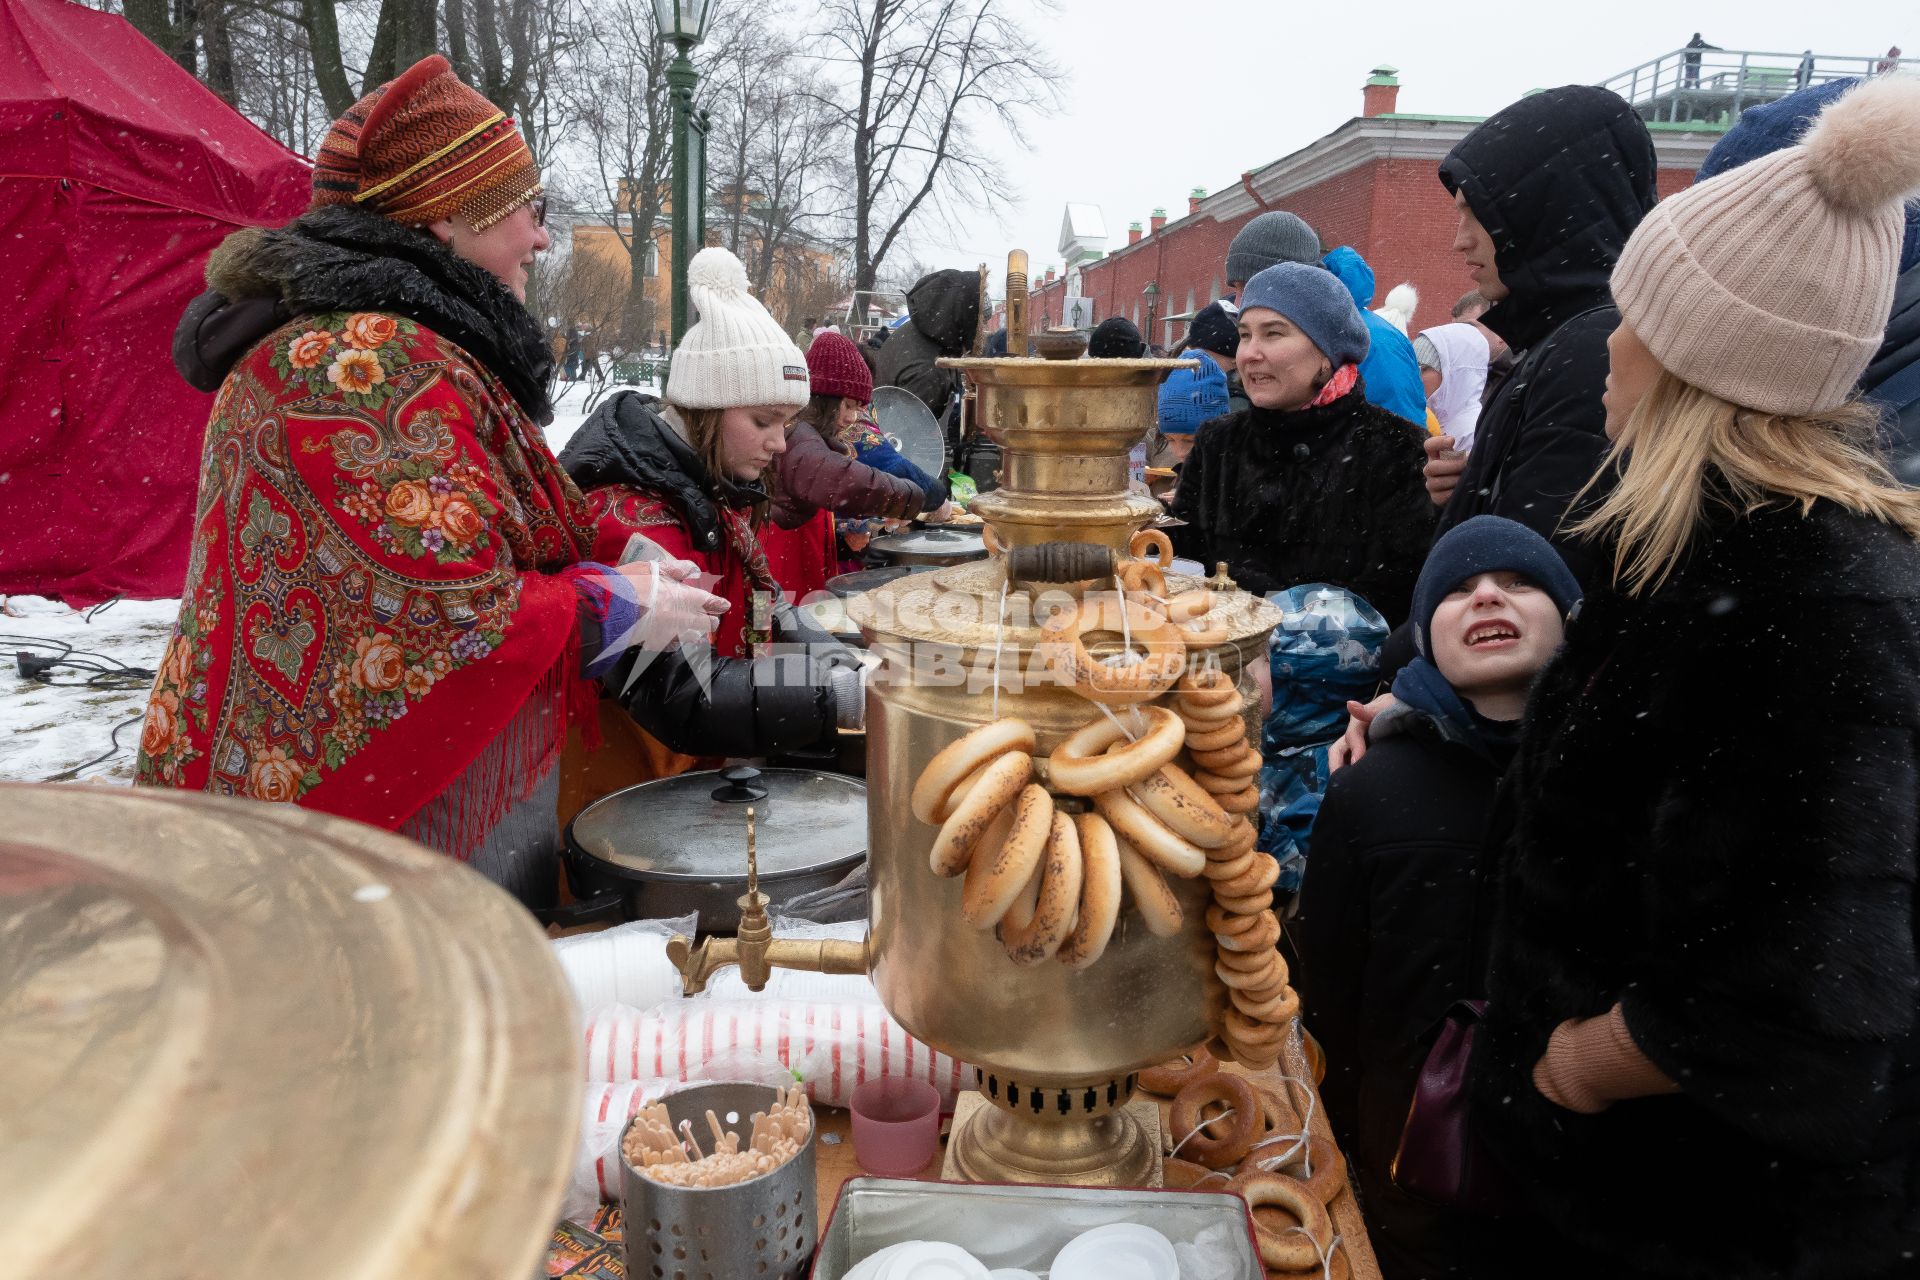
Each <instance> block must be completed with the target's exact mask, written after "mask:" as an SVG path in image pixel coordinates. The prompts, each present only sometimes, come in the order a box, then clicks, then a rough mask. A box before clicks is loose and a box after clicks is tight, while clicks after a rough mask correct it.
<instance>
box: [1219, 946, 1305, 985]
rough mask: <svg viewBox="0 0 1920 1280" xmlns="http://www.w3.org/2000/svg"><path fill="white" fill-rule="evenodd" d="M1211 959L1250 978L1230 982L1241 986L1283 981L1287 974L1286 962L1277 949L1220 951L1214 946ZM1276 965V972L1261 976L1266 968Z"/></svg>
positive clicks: (1273, 967)
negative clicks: (1244, 980) (1243, 980)
mask: <svg viewBox="0 0 1920 1280" xmlns="http://www.w3.org/2000/svg"><path fill="white" fill-rule="evenodd" d="M1213 959H1214V962H1215V963H1216V964H1217V965H1219V966H1221V967H1222V968H1225V969H1230V970H1232V971H1233V972H1234V973H1238V974H1244V975H1246V977H1247V978H1248V979H1250V981H1247V982H1240V983H1234V984H1231V985H1235V986H1242V987H1253V986H1260V985H1262V984H1264V983H1268V982H1280V981H1284V980H1285V979H1286V976H1287V968H1286V965H1287V962H1286V960H1285V959H1284V958H1282V957H1281V955H1280V953H1279V951H1277V950H1275V951H1221V950H1219V949H1218V948H1216V949H1215V950H1214V956H1213ZM1276 966H1277V972H1275V973H1274V974H1273V975H1272V976H1271V977H1263V976H1261V975H1263V974H1265V973H1267V971H1268V970H1270V969H1275V968H1276Z"/></svg>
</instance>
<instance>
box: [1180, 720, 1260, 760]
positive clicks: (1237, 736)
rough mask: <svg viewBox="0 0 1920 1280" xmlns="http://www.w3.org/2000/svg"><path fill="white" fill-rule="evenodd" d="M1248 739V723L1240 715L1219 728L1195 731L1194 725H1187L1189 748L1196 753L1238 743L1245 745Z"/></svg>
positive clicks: (1216, 749) (1220, 748)
mask: <svg viewBox="0 0 1920 1280" xmlns="http://www.w3.org/2000/svg"><path fill="white" fill-rule="evenodd" d="M1246 741H1247V725H1246V722H1245V721H1244V720H1241V719H1240V717H1238V716H1235V717H1234V718H1233V719H1231V720H1229V721H1227V722H1226V723H1225V724H1223V725H1221V726H1220V727H1219V728H1218V729H1208V730H1206V731H1205V732H1201V733H1196V732H1194V730H1193V726H1191V725H1188V726H1187V750H1189V751H1192V752H1194V753H1195V754H1196V755H1197V754H1198V753H1200V752H1202V751H1219V750H1222V749H1223V748H1226V747H1231V746H1234V745H1236V744H1238V745H1245V743H1246Z"/></svg>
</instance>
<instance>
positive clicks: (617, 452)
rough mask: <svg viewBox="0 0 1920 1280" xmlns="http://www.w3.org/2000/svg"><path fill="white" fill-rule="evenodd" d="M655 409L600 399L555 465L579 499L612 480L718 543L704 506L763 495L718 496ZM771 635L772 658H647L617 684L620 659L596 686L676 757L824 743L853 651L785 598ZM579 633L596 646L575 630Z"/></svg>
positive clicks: (694, 537) (625, 668)
mask: <svg viewBox="0 0 1920 1280" xmlns="http://www.w3.org/2000/svg"><path fill="white" fill-rule="evenodd" d="M658 403H659V402H657V401H653V400H650V399H648V398H646V397H643V396H640V395H638V394H636V393H634V392H630V391H629V392H622V393H621V394H619V395H617V396H615V397H613V398H612V399H610V400H608V401H607V402H606V403H604V404H602V405H601V406H600V408H599V409H597V410H596V411H595V412H594V413H593V415H592V416H591V417H589V418H588V419H587V420H586V421H585V422H584V423H582V424H581V426H580V429H579V430H578V431H576V432H575V433H574V435H573V438H572V439H571V440H569V441H568V442H567V447H566V449H565V450H563V451H562V452H561V454H560V465H561V466H562V467H563V468H565V469H566V472H567V474H568V475H570V476H572V477H573V481H574V483H575V484H577V485H579V486H580V488H581V490H582V491H583V492H584V491H587V490H590V489H597V488H599V487H601V486H602V485H609V484H622V485H628V486H631V487H632V488H635V489H642V490H645V491H647V492H649V493H656V494H659V495H660V496H661V497H663V498H664V499H666V501H667V504H668V505H669V506H671V507H672V508H673V509H674V510H675V512H676V513H678V515H679V517H680V520H681V523H682V524H683V525H684V526H685V528H686V529H687V532H688V534H689V536H690V540H691V541H692V543H693V545H694V546H696V547H716V548H717V547H719V546H721V545H722V544H723V543H724V541H725V538H726V534H725V531H724V530H722V529H721V527H720V520H719V514H718V511H717V510H716V507H715V503H716V502H717V501H721V500H726V501H733V502H741V501H745V500H748V499H752V498H755V497H760V496H764V495H763V494H762V493H761V492H760V491H759V490H757V489H749V488H748V487H746V486H740V485H729V486H727V489H726V491H725V492H724V493H722V491H721V490H720V488H719V487H718V486H716V485H715V484H714V482H713V480H712V479H711V478H710V477H709V476H708V474H707V470H706V467H705V466H704V465H703V464H702V463H701V461H700V458H699V455H698V454H696V453H695V452H694V451H693V449H692V447H691V446H689V445H688V444H687V442H686V441H685V440H683V439H681V437H680V435H679V433H678V432H676V431H675V430H674V429H673V428H672V427H671V426H669V425H668V424H667V422H666V421H665V420H664V419H662V418H661V417H660V415H659V414H658V412H656V409H657V408H658ZM772 629H773V633H774V639H775V640H776V641H778V642H779V643H780V644H781V646H783V652H782V653H779V654H769V655H767V656H764V657H758V658H722V657H712V658H710V659H709V661H708V662H707V663H705V664H703V665H705V666H706V670H704V671H703V670H700V669H698V668H697V667H696V665H695V664H694V663H693V662H691V661H689V660H688V659H687V657H686V656H685V655H684V653H683V652H682V651H680V650H675V651H673V652H671V653H661V654H651V655H647V657H648V658H649V659H650V660H649V662H648V665H647V667H646V669H645V670H643V671H642V672H641V674H640V678H639V679H638V680H636V681H635V682H634V684H633V687H632V688H630V689H628V688H626V684H627V680H628V677H629V676H630V675H631V674H632V671H633V667H634V664H635V662H636V661H638V660H639V658H640V656H641V655H639V654H637V653H636V654H630V655H629V656H628V657H625V658H622V659H621V660H620V661H619V662H618V663H616V664H615V665H614V667H613V670H612V671H611V672H609V673H608V674H607V675H606V676H605V677H604V679H603V684H604V686H605V687H606V689H607V690H608V691H609V692H610V693H611V692H614V691H618V690H622V689H625V692H624V693H619V694H618V698H619V702H620V705H621V706H622V707H623V708H625V710H626V712H627V714H628V715H630V716H632V717H633V719H634V722H635V723H636V724H638V725H639V726H640V727H641V728H642V729H645V730H646V731H647V732H648V733H650V734H652V735H653V736H654V737H656V738H658V739H659V740H660V741H661V742H663V743H665V744H666V745H667V746H668V747H669V748H671V749H672V750H674V751H678V752H680V753H682V754H684V755H690V756H727V757H733V756H769V755H781V754H784V753H786V752H790V751H797V750H801V749H804V748H806V747H811V746H814V745H816V744H818V743H820V742H823V741H828V740H831V739H832V738H833V736H834V734H835V731H836V728H835V727H836V724H837V723H838V716H837V712H836V707H835V702H834V696H833V688H832V677H831V674H830V673H831V672H832V671H833V670H834V669H835V668H838V667H847V666H857V665H858V656H857V655H855V654H853V653H852V651H851V650H849V649H847V648H846V647H845V646H843V645H840V644H838V643H836V642H835V641H834V639H833V638H832V637H831V636H829V635H828V634H827V633H826V632H825V631H823V630H821V629H820V628H818V627H816V626H814V625H813V624H812V623H810V622H808V621H807V619H806V618H805V617H804V616H803V615H802V614H800V613H799V612H797V611H796V610H795V609H794V608H793V607H792V606H791V605H790V604H789V603H788V602H787V601H786V600H784V599H781V600H779V601H777V602H776V604H775V607H774V614H773V628H772ZM583 636H584V642H585V643H588V644H594V643H595V642H596V641H597V636H594V635H593V634H591V632H590V630H589V629H588V628H586V627H585V625H584V624H583ZM703 656H704V655H703Z"/></svg>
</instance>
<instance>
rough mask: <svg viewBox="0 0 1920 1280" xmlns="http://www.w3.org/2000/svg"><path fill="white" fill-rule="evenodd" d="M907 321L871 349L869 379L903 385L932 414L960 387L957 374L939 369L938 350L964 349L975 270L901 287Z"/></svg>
mask: <svg viewBox="0 0 1920 1280" xmlns="http://www.w3.org/2000/svg"><path fill="white" fill-rule="evenodd" d="M907 314H908V320H907V323H905V324H903V325H901V326H900V327H899V328H898V329H896V330H894V332H893V336H892V337H890V338H888V339H887V342H886V345H885V346H883V347H881V348H880V350H879V351H878V352H876V353H875V354H874V358H873V384H874V385H875V386H876V387H904V388H905V389H906V390H908V391H911V392H913V394H915V395H916V396H919V397H920V399H921V400H923V401H925V402H926V406H927V408H929V409H931V410H932V411H933V416H934V417H936V418H944V417H945V416H946V412H947V405H948V404H949V402H951V401H952V399H953V398H954V396H956V395H958V394H959V392H960V375H959V374H958V373H956V372H955V371H954V370H952V369H942V368H940V367H939V366H938V365H937V364H935V361H937V360H939V359H940V358H941V357H943V356H958V355H964V354H966V351H967V349H968V348H969V347H971V346H972V345H973V337H974V331H975V329H976V328H977V327H978V326H979V324H980V275H979V273H978V272H974V271H961V270H958V269H953V270H947V271H935V272H934V273H932V274H931V275H926V276H922V277H921V278H920V279H919V281H918V282H916V283H915V284H914V286H913V288H911V289H909V290H907Z"/></svg>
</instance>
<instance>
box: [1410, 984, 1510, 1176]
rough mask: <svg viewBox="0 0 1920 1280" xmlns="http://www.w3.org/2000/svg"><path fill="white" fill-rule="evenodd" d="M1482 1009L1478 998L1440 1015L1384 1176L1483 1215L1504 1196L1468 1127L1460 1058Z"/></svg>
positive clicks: (1469, 1051) (1466, 1055) (1469, 1049)
mask: <svg viewBox="0 0 1920 1280" xmlns="http://www.w3.org/2000/svg"><path fill="white" fill-rule="evenodd" d="M1486 1013H1487V1002H1486V1001H1485V1000H1458V1001H1455V1002H1454V1005H1453V1007H1452V1008H1450V1009H1448V1010H1447V1014H1446V1017H1445V1018H1443V1019H1442V1020H1441V1022H1440V1031H1439V1034H1438V1035H1437V1036H1436V1037H1435V1038H1434V1041H1433V1047H1432V1048H1431V1049H1429V1050H1428V1051H1427V1060H1426V1062H1425V1063H1423V1064H1422V1065H1421V1067H1420V1075H1419V1077H1418V1079H1416V1080H1415V1081H1414V1086H1413V1104H1412V1105H1411V1106H1410V1107H1408V1108H1407V1123H1406V1127H1405V1128H1403V1129H1402V1130H1401V1131H1400V1149H1399V1150H1398V1151H1396V1152H1395V1153H1394V1157H1393V1168H1392V1177H1393V1184H1394V1185H1395V1186H1397V1187H1399V1188H1400V1189H1401V1190H1402V1191H1404V1192H1406V1193H1407V1194H1408V1195H1410V1196H1414V1197H1415V1198H1417V1199H1420V1200H1425V1201H1427V1202H1428V1203H1429V1204H1435V1205H1438V1206H1440V1207H1441V1208H1443V1209H1457V1210H1461V1211H1463V1212H1467V1213H1485V1214H1491V1213H1498V1212H1500V1211H1501V1210H1503V1209H1505V1208H1506V1207H1507V1204H1508V1196H1507V1194H1506V1188H1505V1185H1504V1183H1503V1181H1502V1179H1501V1177H1500V1173H1499V1170H1498V1169H1497V1168H1496V1167H1495V1166H1494V1164H1493V1162H1492V1160H1491V1159H1490V1158H1489V1157H1488V1155H1487V1153H1486V1148H1485V1144H1484V1143H1483V1142H1482V1141H1481V1140H1480V1136H1479V1134H1478V1132H1477V1131H1476V1130H1475V1129H1474V1126H1473V1119H1472V1114H1471V1100H1470V1099H1469V1098H1468V1096H1467V1095H1468V1088H1467V1063H1468V1060H1469V1059H1470V1058H1472V1057H1473V1038H1474V1034H1475V1033H1476V1032H1477V1031H1478V1030H1479V1029H1480V1021H1481V1019H1483V1018H1485V1017H1486Z"/></svg>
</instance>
